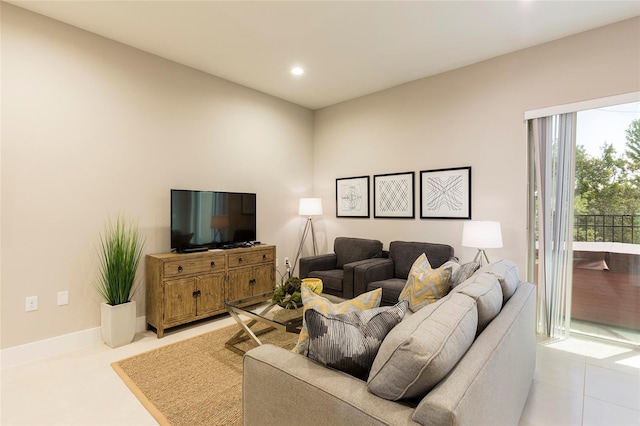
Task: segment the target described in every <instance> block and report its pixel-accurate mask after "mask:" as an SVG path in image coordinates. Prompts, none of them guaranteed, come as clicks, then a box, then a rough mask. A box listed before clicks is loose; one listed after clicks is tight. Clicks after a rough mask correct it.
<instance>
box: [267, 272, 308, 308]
mask: <svg viewBox="0 0 640 426" xmlns="http://www.w3.org/2000/svg"><path fill="white" fill-rule="evenodd" d="M301 287H302V280H301V279H300V278H298V277H290V278H289V279H287V280H286V281H285V282H282V283H280V285H279V286H277V287H276V289H275V290H274V292H273V297H272V299H271V300H272V302H273V303H275V304H277V305H279V306H282V307H283V308H285V309H296V308H297V307H298V306H300V305H301V304H302V293H301Z"/></svg>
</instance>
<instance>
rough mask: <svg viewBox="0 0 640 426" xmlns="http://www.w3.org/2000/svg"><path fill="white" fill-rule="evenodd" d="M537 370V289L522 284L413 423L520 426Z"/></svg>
mask: <svg viewBox="0 0 640 426" xmlns="http://www.w3.org/2000/svg"><path fill="white" fill-rule="evenodd" d="M535 365H536V290H535V286H534V285H533V284H531V283H528V282H521V283H520V285H519V286H518V288H517V290H516V292H515V293H514V295H513V296H512V297H511V299H509V301H508V302H507V303H506V304H505V305H504V307H503V308H502V311H500V314H498V316H497V317H496V318H494V319H493V321H491V322H490V323H489V325H488V326H487V328H485V329H484V330H483V331H482V333H480V335H479V336H478V337H477V338H476V340H475V341H474V343H473V345H472V346H471V348H469V350H468V351H467V353H466V354H465V355H464V356H463V357H462V359H461V360H460V361H459V362H458V364H457V365H456V366H455V368H454V369H453V370H452V371H451V372H450V373H449V375H448V376H447V378H445V379H444V380H443V381H442V382H440V383H439V384H438V385H437V386H436V387H435V388H433V389H432V390H431V392H429V393H428V394H427V395H426V396H425V397H424V398H423V399H422V401H421V402H420V404H419V405H418V407H417V408H416V411H415V414H414V417H413V418H414V419H415V420H416V421H418V422H420V423H422V424H423V425H433V426H439V425H443V424H447V425H456V424H457V425H465V424H473V425H516V424H518V422H519V421H520V416H521V415H522V410H523V408H524V406H525V403H526V401H527V397H528V395H529V390H530V388H531V383H532V382H533V375H534V370H535ZM487 389H491V390H492V391H491V392H487Z"/></svg>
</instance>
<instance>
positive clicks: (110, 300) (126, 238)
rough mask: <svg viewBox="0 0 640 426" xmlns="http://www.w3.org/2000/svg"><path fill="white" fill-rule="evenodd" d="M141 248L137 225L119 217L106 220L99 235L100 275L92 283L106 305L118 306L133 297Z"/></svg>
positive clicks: (140, 236) (123, 217)
mask: <svg viewBox="0 0 640 426" xmlns="http://www.w3.org/2000/svg"><path fill="white" fill-rule="evenodd" d="M144 245H145V239H144V238H143V237H142V235H141V234H140V230H139V229H138V224H137V222H134V221H132V220H130V219H128V218H127V217H126V216H124V215H122V214H120V215H118V216H117V217H116V218H115V220H112V219H111V218H110V219H109V221H108V223H107V225H106V226H105V231H104V234H102V235H101V236H100V247H99V256H100V275H99V277H98V280H97V282H96V288H97V290H98V292H99V293H100V295H101V296H102V297H103V298H104V300H105V302H106V303H107V304H109V305H120V304H123V303H127V302H129V301H130V300H131V297H133V294H134V293H135V290H136V288H137V285H136V272H137V270H138V266H139V264H140V260H141V259H142V254H143V249H144Z"/></svg>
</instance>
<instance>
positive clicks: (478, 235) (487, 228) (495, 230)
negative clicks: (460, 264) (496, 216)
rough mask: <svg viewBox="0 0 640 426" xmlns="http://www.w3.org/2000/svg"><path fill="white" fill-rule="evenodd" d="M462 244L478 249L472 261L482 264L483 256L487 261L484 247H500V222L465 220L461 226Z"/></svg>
mask: <svg viewBox="0 0 640 426" xmlns="http://www.w3.org/2000/svg"><path fill="white" fill-rule="evenodd" d="M462 246H463V247H475V248H477V249H478V253H477V254H476V257H475V258H474V259H473V261H474V262H478V263H480V265H482V264H483V261H482V259H483V258H484V259H485V260H486V261H487V263H489V258H488V257H487V253H486V252H485V249H488V248H500V247H502V231H501V230H500V222H498V221H483V220H472V221H470V222H465V223H464V226H463V228H462Z"/></svg>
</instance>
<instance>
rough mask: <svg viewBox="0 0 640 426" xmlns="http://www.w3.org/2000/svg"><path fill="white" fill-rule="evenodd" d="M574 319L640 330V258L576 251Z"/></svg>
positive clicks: (572, 306)
mask: <svg viewBox="0 0 640 426" xmlns="http://www.w3.org/2000/svg"><path fill="white" fill-rule="evenodd" d="M571 301H572V303H571V317H572V318H577V319H581V320H585V321H590V322H595V323H600V324H608V325H614V326H618V327H624V328H629V329H633V330H640V256H639V255H636V254H626V253H611V252H593V251H574V268H573V293H572V298H571Z"/></svg>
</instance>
